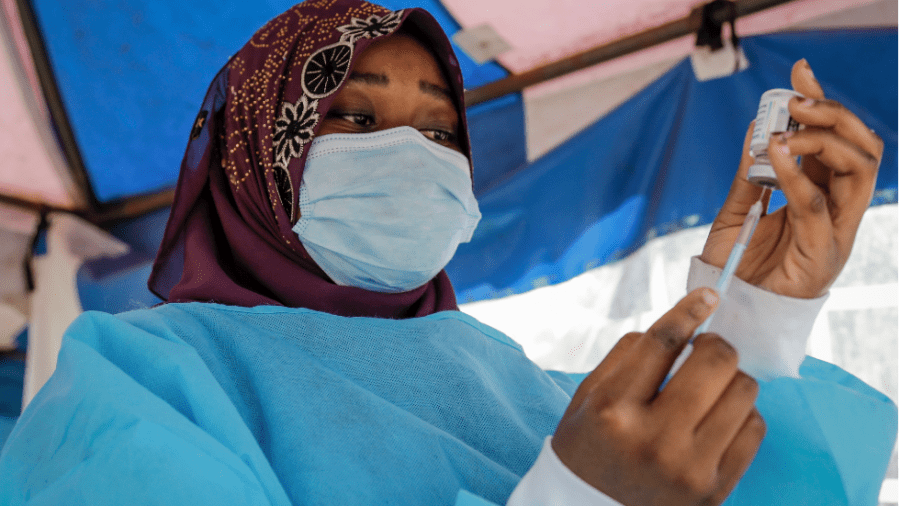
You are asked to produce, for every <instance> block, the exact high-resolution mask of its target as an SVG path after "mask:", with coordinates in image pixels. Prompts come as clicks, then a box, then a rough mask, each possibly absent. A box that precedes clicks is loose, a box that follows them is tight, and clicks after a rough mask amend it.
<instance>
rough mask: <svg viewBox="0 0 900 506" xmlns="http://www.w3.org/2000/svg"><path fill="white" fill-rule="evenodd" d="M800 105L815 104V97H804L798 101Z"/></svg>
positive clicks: (809, 105) (808, 105)
mask: <svg viewBox="0 0 900 506" xmlns="http://www.w3.org/2000/svg"><path fill="white" fill-rule="evenodd" d="M800 105H802V106H803V107H812V106H814V105H816V99H814V98H804V99H803V101H802V102H800Z"/></svg>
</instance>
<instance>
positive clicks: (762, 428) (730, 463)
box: [710, 409, 766, 504]
mask: <svg viewBox="0 0 900 506" xmlns="http://www.w3.org/2000/svg"><path fill="white" fill-rule="evenodd" d="M765 435H766V423H765V421H763V418H762V416H760V414H759V412H758V411H756V410H755V409H754V410H753V411H751V413H750V415H749V416H748V417H747V419H746V421H745V422H744V425H743V426H742V427H741V429H740V430H739V431H738V435H737V437H735V439H734V441H732V443H731V446H729V447H728V449H727V450H725V454H724V455H723V456H722V461H721V462H720V464H719V491H718V492H717V493H716V494H715V496H714V497H713V500H712V501H710V503H711V504H719V503H720V502H722V501H724V500H725V498H727V497H728V494H730V493H731V491H732V490H734V487H735V486H736V485H737V483H738V481H739V480H740V479H741V477H742V476H744V473H745V472H747V468H748V467H750V463H751V462H753V458H754V457H755V456H756V452H757V451H759V445H760V444H761V443H762V440H763V438H764V437H765Z"/></svg>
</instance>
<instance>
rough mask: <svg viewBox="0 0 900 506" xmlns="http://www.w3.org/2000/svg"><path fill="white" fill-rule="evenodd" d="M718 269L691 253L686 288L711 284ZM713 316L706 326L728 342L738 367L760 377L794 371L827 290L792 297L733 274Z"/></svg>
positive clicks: (786, 374)
mask: <svg viewBox="0 0 900 506" xmlns="http://www.w3.org/2000/svg"><path fill="white" fill-rule="evenodd" d="M721 272H722V270H721V269H719V268H718V267H713V266H711V265H709V264H706V263H704V262H703V261H701V260H700V258H699V257H693V258H692V259H691V270H690V273H689V274H688V283H687V284H688V286H687V289H688V291H691V290H693V289H695V288H698V287H701V286H708V287H715V286H716V281H718V279H719V274H721ZM722 295H724V296H723V297H722V299H721V302H720V305H719V308H718V309H717V310H716V312H715V314H713V316H712V322H711V324H710V327H709V331H710V332H715V333H716V334H719V335H720V336H722V338H724V339H725V340H727V341H728V342H729V343H731V345H732V346H734V347H735V349H736V350H737V352H738V356H739V357H740V368H741V370H743V371H744V372H746V373H747V374H749V375H751V376H753V377H755V378H757V379H763V380H769V379H773V378H776V377H779V376H787V377H792V378H797V377H799V369H800V363H801V362H803V359H804V358H805V357H806V342H807V341H808V340H809V334H810V332H811V331H812V327H813V323H815V320H816V316H817V315H818V314H819V310H821V309H822V305H823V304H825V300H826V299H827V298H828V295H827V294H826V295H823V296H822V297H819V298H817V299H795V298H793V297H786V296H784V295H778V294H777V293H773V292H769V291H766V290H763V289H762V288H758V287H756V286H753V285H751V284H749V283H746V282H744V281H743V280H741V279H738V278H737V277H735V278H734V279H733V280H732V281H731V285H730V286H729V287H728V293H726V294H720V296H722Z"/></svg>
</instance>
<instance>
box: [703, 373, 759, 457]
mask: <svg viewBox="0 0 900 506" xmlns="http://www.w3.org/2000/svg"><path fill="white" fill-rule="evenodd" d="M758 394H759V384H757V383H756V380H754V379H753V378H751V377H750V376H748V375H747V374H746V373H744V372H742V371H737V374H735V375H734V377H733V378H732V379H731V383H729V384H728V388H726V389H725V391H724V392H723V393H722V396H721V397H719V399H717V401H716V403H715V405H714V406H713V407H712V409H710V411H709V413H707V415H706V418H704V419H703V420H702V421H701V422H700V424H699V425H698V426H697V430H696V433H695V440H696V441H697V452H698V455H700V456H701V457H700V458H701V459H706V461H707V463H708V464H709V465H715V464H718V463H719V462H721V460H722V456H723V455H724V453H725V450H727V449H728V447H729V446H731V442H732V441H733V440H734V438H736V437H737V435H738V431H739V430H740V429H741V427H743V425H744V423H745V422H746V420H747V417H748V416H749V415H750V413H751V412H752V411H753V403H754V402H756V396H757V395H758Z"/></svg>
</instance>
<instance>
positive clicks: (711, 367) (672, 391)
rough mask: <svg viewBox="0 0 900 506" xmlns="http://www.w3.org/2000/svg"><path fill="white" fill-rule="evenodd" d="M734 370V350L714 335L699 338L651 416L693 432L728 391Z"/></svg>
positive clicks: (661, 393) (661, 394)
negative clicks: (659, 416)
mask: <svg viewBox="0 0 900 506" xmlns="http://www.w3.org/2000/svg"><path fill="white" fill-rule="evenodd" d="M737 366H738V354H737V351H735V349H734V347H733V346H731V345H730V344H728V342H726V341H725V340H724V339H722V338H721V337H719V336H717V335H715V334H701V335H700V336H698V337H697V339H695V340H694V350H693V351H692V352H691V354H690V356H689V357H688V359H687V360H686V361H685V362H684V365H683V366H681V368H680V369H678V372H676V373H675V375H674V376H673V377H672V379H671V380H669V383H668V384H666V387H665V388H663V390H662V392H660V393H659V395H658V396H657V397H656V399H654V400H653V403H652V404H651V406H652V410H653V413H654V414H658V415H662V416H665V417H666V418H667V419H668V420H670V421H671V422H672V423H671V426H672V427H677V428H678V429H679V430H690V431H693V430H694V429H695V428H696V427H697V425H699V424H700V421H701V420H703V418H704V417H706V415H707V413H708V412H709V410H710V409H711V408H712V407H713V406H714V405H715V404H716V402H717V401H718V400H719V397H721V396H722V393H723V392H724V391H725V390H726V389H727V388H728V385H729V383H731V381H732V378H734V375H735V374H736V373H737V372H738V369H737ZM716 462H717V463H718V460H717V461H716Z"/></svg>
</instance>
